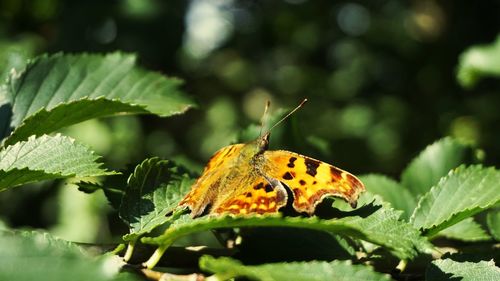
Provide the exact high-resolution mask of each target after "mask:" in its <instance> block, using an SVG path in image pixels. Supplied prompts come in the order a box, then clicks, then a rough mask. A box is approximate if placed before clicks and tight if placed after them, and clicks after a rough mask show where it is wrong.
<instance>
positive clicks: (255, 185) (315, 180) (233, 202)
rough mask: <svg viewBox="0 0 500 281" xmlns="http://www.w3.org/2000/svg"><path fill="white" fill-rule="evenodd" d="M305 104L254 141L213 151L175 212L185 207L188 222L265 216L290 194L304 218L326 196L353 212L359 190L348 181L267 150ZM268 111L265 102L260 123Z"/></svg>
mask: <svg viewBox="0 0 500 281" xmlns="http://www.w3.org/2000/svg"><path fill="white" fill-rule="evenodd" d="M306 101H307V99H304V101H303V102H302V103H301V104H300V105H299V106H297V107H296V108H295V109H294V110H292V111H291V112H290V113H289V114H287V115H286V116H285V117H284V118H282V119H281V120H280V121H278V122H277V123H276V124H275V125H274V126H272V127H271V129H269V130H268V131H267V132H266V133H265V134H262V130H261V135H260V136H259V137H258V138H257V139H255V140H253V141H251V142H248V143H240V144H234V145H229V146H226V147H223V148H222V149H220V150H219V151H217V152H216V153H215V154H214V155H213V156H212V157H211V158H210V160H209V161H208V163H207V165H206V167H205V169H204V170H203V173H202V174H201V176H200V177H199V178H198V179H197V180H196V182H195V183H194V184H193V186H192V187H191V190H190V191H189V192H188V194H187V195H186V196H185V197H184V198H183V199H182V200H181V201H180V203H179V206H180V207H186V206H187V207H188V208H189V209H190V210H191V216H192V217H198V216H201V215H204V214H210V215H220V214H224V213H230V214H235V215H237V214H249V213H257V214H267V213H276V212H278V211H279V209H280V208H282V207H284V206H286V204H287V201H288V196H289V194H290V195H291V196H293V203H292V206H293V208H294V209H295V210H296V211H297V212H299V213H306V214H308V215H312V214H313V213H314V210H315V208H316V205H317V204H318V203H319V202H321V201H322V200H323V199H324V198H325V197H327V196H336V197H340V198H342V199H344V200H345V201H347V202H348V203H349V204H350V205H351V206H352V207H353V208H355V206H356V201H357V199H358V196H359V194H360V193H361V192H362V191H364V190H365V187H364V185H363V183H362V182H361V181H360V180H359V179H358V178H356V177H355V176H354V175H352V174H351V173H349V172H346V171H344V170H342V169H339V168H337V167H335V166H332V165H330V164H327V163H325V162H322V161H319V160H316V159H313V158H311V157H307V156H304V155H300V154H298V153H294V152H290V151H285V150H268V147H269V137H270V132H271V130H272V129H273V128H274V127H275V126H276V125H278V124H279V123H281V122H282V121H283V120H285V119H286V118H287V117H289V116H290V115H291V114H293V113H294V112H295V111H296V110H298V109H299V108H300V107H301V106H302V105H303V104H304V103H305V102H306ZM268 107H269V102H268V104H267V106H266V109H265V111H264V117H263V120H264V118H265V115H266V113H267V109H268ZM262 123H264V122H262ZM262 127H263V124H262ZM287 189H288V191H289V192H287Z"/></svg>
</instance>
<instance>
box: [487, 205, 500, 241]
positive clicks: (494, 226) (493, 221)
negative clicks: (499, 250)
mask: <svg viewBox="0 0 500 281" xmlns="http://www.w3.org/2000/svg"><path fill="white" fill-rule="evenodd" d="M486 223H487V224H488V228H489V230H490V233H491V235H492V236H493V238H495V239H496V240H497V241H500V209H494V210H491V211H490V212H489V213H488V215H487V216H486Z"/></svg>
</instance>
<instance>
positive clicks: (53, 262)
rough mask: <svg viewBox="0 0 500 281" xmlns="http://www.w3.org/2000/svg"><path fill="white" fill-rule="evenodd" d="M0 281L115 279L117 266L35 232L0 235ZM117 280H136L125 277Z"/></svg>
mask: <svg viewBox="0 0 500 281" xmlns="http://www.w3.org/2000/svg"><path fill="white" fill-rule="evenodd" d="M0 248H1V249H2V251H0V280H40V281H43V280H56V281H57V280H61V281H62V280H68V279H71V280H82V281H83V280H98V281H100V280H103V281H106V280H116V278H117V277H118V276H119V274H118V271H119V266H120V264H119V263H114V262H112V260H111V259H112V258H111V257H100V258H93V257H91V256H90V255H89V254H87V253H85V252H84V251H83V250H82V249H81V248H80V247H78V246H77V245H75V244H73V243H71V242H68V241H64V240H61V239H58V238H55V237H52V236H51V235H49V234H46V233H39V232H16V233H12V232H0ZM120 277H121V278H120V280H136V279H135V278H134V277H133V276H128V277H127V279H123V277H122V276H120Z"/></svg>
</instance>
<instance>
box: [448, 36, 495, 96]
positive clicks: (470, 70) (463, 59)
mask: <svg viewBox="0 0 500 281" xmlns="http://www.w3.org/2000/svg"><path fill="white" fill-rule="evenodd" d="M488 76H490V77H500V36H499V37H497V39H496V41H495V42H493V43H491V44H488V45H480V46H473V47H471V48H469V49H467V50H466V51H464V52H463V53H462V54H461V55H460V59H459V64H458V71H457V80H458V82H459V83H460V85H462V87H465V88H472V87H474V86H475V85H476V83H477V82H478V81H479V80H481V79H482V78H484V77H488Z"/></svg>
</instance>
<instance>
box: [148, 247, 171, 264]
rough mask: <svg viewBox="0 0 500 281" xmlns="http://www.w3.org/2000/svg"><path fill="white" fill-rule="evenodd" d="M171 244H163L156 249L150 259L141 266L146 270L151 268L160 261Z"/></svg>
mask: <svg viewBox="0 0 500 281" xmlns="http://www.w3.org/2000/svg"><path fill="white" fill-rule="evenodd" d="M170 244H171V243H169V244H164V245H161V246H159V247H158V248H156V251H155V252H154V253H153V254H152V255H151V257H150V258H149V259H148V260H147V261H146V262H145V263H143V264H142V265H143V266H144V267H146V268H149V269H151V268H153V267H155V265H156V264H157V263H158V262H159V261H160V259H161V257H162V256H163V254H164V253H165V251H166V250H167V248H168V246H170Z"/></svg>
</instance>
